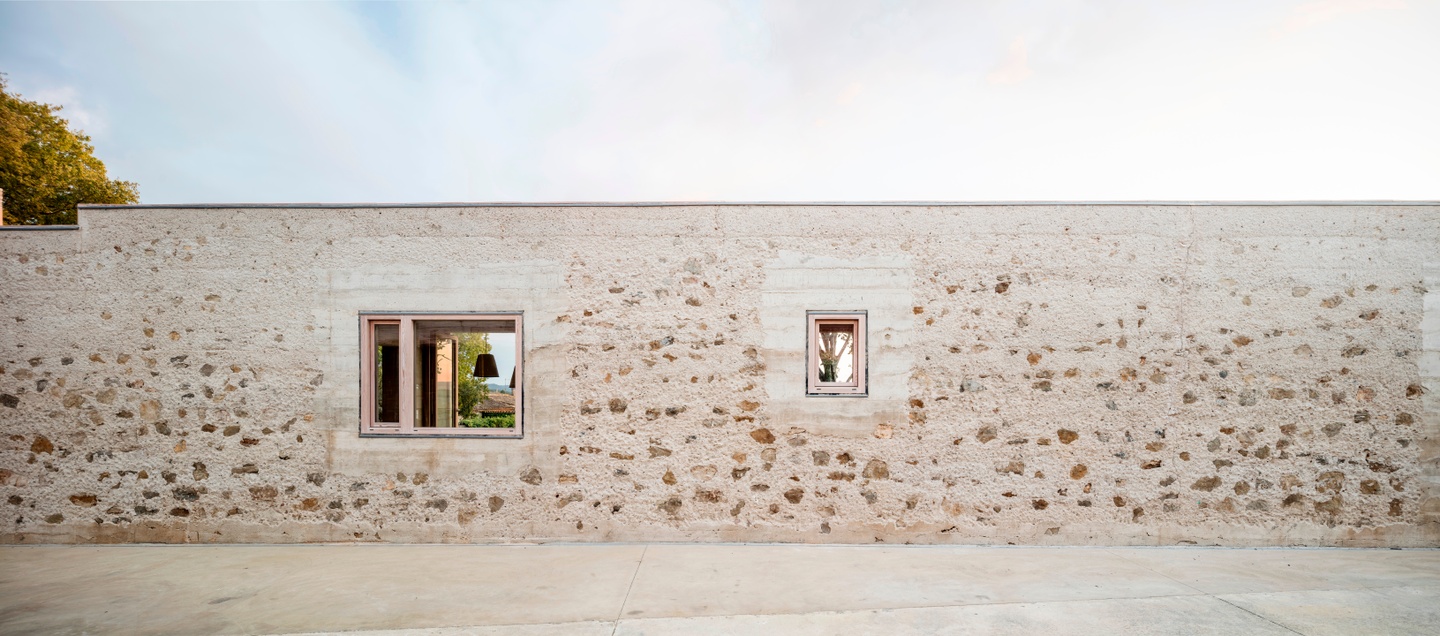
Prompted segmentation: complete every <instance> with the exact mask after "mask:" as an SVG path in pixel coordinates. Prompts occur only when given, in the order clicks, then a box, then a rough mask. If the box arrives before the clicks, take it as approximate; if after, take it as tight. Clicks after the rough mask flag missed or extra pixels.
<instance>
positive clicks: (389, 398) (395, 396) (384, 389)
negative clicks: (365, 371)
mask: <svg viewBox="0 0 1440 636" xmlns="http://www.w3.org/2000/svg"><path fill="white" fill-rule="evenodd" d="M373 327H374V330H375V332H374V337H373V339H372V341H371V345H372V346H373V347H374V354H375V368H374V369H373V371H374V373H375V391H374V394H375V404H374V407H375V422H376V423H382V422H383V423H390V424H395V425H397V426H398V425H399V423H400V325H398V324H394V323H376V324H374V325H373Z"/></svg>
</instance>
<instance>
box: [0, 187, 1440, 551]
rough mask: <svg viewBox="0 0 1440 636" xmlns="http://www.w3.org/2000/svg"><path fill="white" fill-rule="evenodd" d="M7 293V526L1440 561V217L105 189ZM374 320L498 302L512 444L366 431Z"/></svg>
mask: <svg viewBox="0 0 1440 636" xmlns="http://www.w3.org/2000/svg"><path fill="white" fill-rule="evenodd" d="M0 288H3V296H0V298H3V300H0V310H3V311H0V313H3V315H0V320H3V325H4V327H3V328H0V426H3V432H4V440H3V446H0V511H3V512H4V516H3V519H0V541H4V542H9V543H32V542H303V541H398V542H503V541H550V540H564V541H805V542H844V543H874V542H886V543H904V542H914V543H1026V544H1166V545H1168V544H1220V545H1296V544H1302V545H1347V546H1373V545H1388V546H1435V545H1440V523H1437V522H1440V464H1437V455H1440V452H1437V451H1440V442H1437V439H1440V435H1437V429H1440V413H1437V407H1436V399H1437V393H1436V389H1437V387H1440V291H1427V290H1440V206H1436V205H1430V204H1425V205H1421V204H1416V205H1361V204H1355V205H1315V206H1309V205H1253V206H1243V205H1030V206H1021V205H1017V206H996V205H939V206H924V205H913V206H871V207H866V206H827V205H808V206H804V205H796V206H750V205H690V206H588V207H587V206H570V207H566V206H551V207H545V206H495V207H483V206H476V207H453V206H452V207H393V208H385V207H361V208H344V207H310V208H304V207H295V208H286V207H266V206H249V207H245V206H242V207H234V208H189V209H186V208H172V207H104V206H97V207H87V208H84V209H82V210H81V213H80V227H79V229H77V230H70V231H63V230H54V231H35V230H31V231H14V230H6V231H0ZM807 309H842V310H855V309H864V310H867V311H868V312H869V325H870V328H869V337H870V341H871V347H870V356H871V358H870V369H871V376H870V384H871V390H870V396H869V397H867V398H853V399H824V398H818V399H817V398H807V397H804V395H803V393H804V387H803V382H804V379H803V368H802V367H803V352H804V346H805V342H804V320H805V310H807ZM387 310H414V311H420V310H434V311H480V310H523V311H524V312H525V316H524V320H525V330H526V340H527V351H526V352H525V355H526V359H525V360H526V370H527V372H526V377H525V379H524V381H525V383H526V385H525V386H526V391H525V403H524V409H525V414H526V421H527V430H526V435H525V437H524V439H519V440H498V439H492V440H485V439H375V438H360V437H359V435H358V426H359V422H358V417H359V416H358V388H357V387H358V383H359V376H358V366H359V362H358V358H359V354H358V345H357V343H358V339H359V333H358V321H357V312H360V311H387Z"/></svg>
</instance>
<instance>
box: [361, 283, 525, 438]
mask: <svg viewBox="0 0 1440 636" xmlns="http://www.w3.org/2000/svg"><path fill="white" fill-rule="evenodd" d="M524 318H525V313H524V312H521V311H513V312H509V311H492V312H479V313H455V312H434V313H431V312H386V313H371V312H361V313H360V436H361V437H409V438H413V437H449V438H456V437H477V438H486V439H497V438H498V439H520V438H522V437H524V436H525V419H524V412H525V409H524V406H523V405H524V404H525V393H524V390H525V388H524V387H525V334H524V328H525V320H524ZM417 320H419V321H426V320H509V321H512V322H514V323H515V392H514V395H515V428H466V427H463V426H456V427H453V428H446V429H435V428H424V427H420V428H417V427H416V426H415V425H414V424H415V392H414V390H407V389H408V388H409V385H410V382H405V383H404V384H402V389H401V391H400V395H399V398H400V421H399V422H398V425H397V424H395V423H390V422H376V421H375V345H374V339H375V326H376V325H384V324H395V325H399V328H400V346H399V350H400V372H399V376H400V378H402V381H403V379H408V378H412V377H413V374H414V365H415V354H414V348H415V321H417ZM457 362H458V361H457ZM472 364H473V361H472ZM461 372H464V367H461ZM411 381H412V382H413V380H411ZM442 431H443V432H442Z"/></svg>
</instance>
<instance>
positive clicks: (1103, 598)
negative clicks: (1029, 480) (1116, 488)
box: [0, 544, 1440, 636]
mask: <svg viewBox="0 0 1440 636" xmlns="http://www.w3.org/2000/svg"><path fill="white" fill-rule="evenodd" d="M356 631H360V632H365V633H366V634H368V635H370V636H375V635H378V634H394V635H400V634H404V635H406V636H418V635H427V636H428V635H440V634H520V635H541V634H544V635H549V634H584V635H590V634H595V635H600V634H604V635H610V634H735V633H766V634H841V633H844V634H886V635H891V634H962V633H963V634H970V633H986V634H1039V633H1076V634H1091V633H1093V634H1116V633H1125V632H1132V633H1144V634H1240V633H1244V634H1295V633H1300V634H1362V633H1363V634H1436V633H1440V551H1437V550H1403V551H1398V550H1339V549H1258V550H1256V549H1218V548H1019V547H1016V548H978V547H937V546H913V547H911V546H905V547H896V546H884V547H882V546H794V545H694V544H684V545H675V544H657V545H544V546H437V545H418V546H400V545H325V546H44V547H41V546H23V547H20V546H11V547H0V633H3V634H39V633H44V634H86V633H89V634H198V633H224V634H293V633H302V632H311V633H315V632H356Z"/></svg>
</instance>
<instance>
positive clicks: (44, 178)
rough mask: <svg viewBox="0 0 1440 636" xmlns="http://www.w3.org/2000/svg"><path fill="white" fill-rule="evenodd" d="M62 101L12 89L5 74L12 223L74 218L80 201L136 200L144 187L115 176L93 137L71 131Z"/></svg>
mask: <svg viewBox="0 0 1440 636" xmlns="http://www.w3.org/2000/svg"><path fill="white" fill-rule="evenodd" d="M60 108H61V107H59V106H54V105H51V104H41V103H39V102H32V101H28V100H26V99H24V98H22V97H20V96H19V95H16V94H14V93H11V92H9V91H8V90H7V88H6V85H5V78H4V76H3V75H0V190H4V191H5V201H4V208H5V223H6V224H7V225H10V224H14V225H63V224H73V223H75V209H76V206H77V205H78V204H81V203H136V202H138V201H139V200H140V191H139V188H138V187H137V186H136V185H135V184H134V183H132V182H129V181H120V180H117V179H111V178H109V177H108V176H106V174H105V164H104V163H102V162H101V161H100V160H99V159H98V158H96V157H95V155H94V152H95V149H94V147H92V146H91V145H90V137H89V136H88V135H86V134H84V133H82V132H80V131H72V130H70V125H69V122H67V121H65V120H64V119H61V118H60V117H58V116H57V115H56V113H59V112H60Z"/></svg>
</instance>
